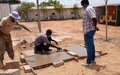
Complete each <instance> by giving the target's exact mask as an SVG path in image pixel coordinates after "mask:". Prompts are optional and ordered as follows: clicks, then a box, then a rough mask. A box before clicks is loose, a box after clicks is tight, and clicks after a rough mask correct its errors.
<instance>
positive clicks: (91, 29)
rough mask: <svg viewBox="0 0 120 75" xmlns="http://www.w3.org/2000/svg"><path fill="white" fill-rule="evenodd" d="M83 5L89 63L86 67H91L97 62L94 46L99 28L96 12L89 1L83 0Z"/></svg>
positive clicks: (87, 62)
mask: <svg viewBox="0 0 120 75" xmlns="http://www.w3.org/2000/svg"><path fill="white" fill-rule="evenodd" d="M81 5H82V6H83V9H84V10H85V14H84V17H83V22H82V25H83V32H84V41H85V47H86V49H87V61H86V63H85V64H83V65H84V66H91V65H92V63H93V62H95V46H94V34H95V32H96V30H98V28H97V26H96V25H97V19H96V12H95V10H94V8H93V7H92V6H90V5H89V1H88V0H82V1H81Z"/></svg>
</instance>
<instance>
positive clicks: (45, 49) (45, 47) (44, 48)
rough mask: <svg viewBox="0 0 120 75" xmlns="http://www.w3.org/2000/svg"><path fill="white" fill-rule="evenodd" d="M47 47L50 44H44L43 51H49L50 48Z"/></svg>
mask: <svg viewBox="0 0 120 75" xmlns="http://www.w3.org/2000/svg"><path fill="white" fill-rule="evenodd" d="M49 47H50V46H48V45H44V47H43V50H44V51H51V50H50V49H49Z"/></svg>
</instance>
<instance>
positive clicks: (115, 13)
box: [96, 4, 120, 26]
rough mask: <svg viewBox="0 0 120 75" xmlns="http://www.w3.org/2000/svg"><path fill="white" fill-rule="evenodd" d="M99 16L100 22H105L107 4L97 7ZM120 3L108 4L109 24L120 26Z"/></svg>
mask: <svg viewBox="0 0 120 75" xmlns="http://www.w3.org/2000/svg"><path fill="white" fill-rule="evenodd" d="M96 9H97V13H99V14H98V18H99V23H103V24H105V19H106V18H105V6H99V7H97V8H96ZM119 13H120V5H119V4H118V5H108V17H107V19H108V24H109V25H116V26H120V14H119Z"/></svg>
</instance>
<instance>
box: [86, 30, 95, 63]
mask: <svg viewBox="0 0 120 75" xmlns="http://www.w3.org/2000/svg"><path fill="white" fill-rule="evenodd" d="M95 32H96V31H90V32H88V33H86V34H84V41H85V47H86V49H87V64H91V63H92V61H94V60H95V46H94V34H95Z"/></svg>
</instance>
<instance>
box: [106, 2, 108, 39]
mask: <svg viewBox="0 0 120 75" xmlns="http://www.w3.org/2000/svg"><path fill="white" fill-rule="evenodd" d="M107 2H108V0H105V17H106V18H105V20H106V21H105V28H106V39H105V40H106V41H108V13H107V12H108V8H107Z"/></svg>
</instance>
